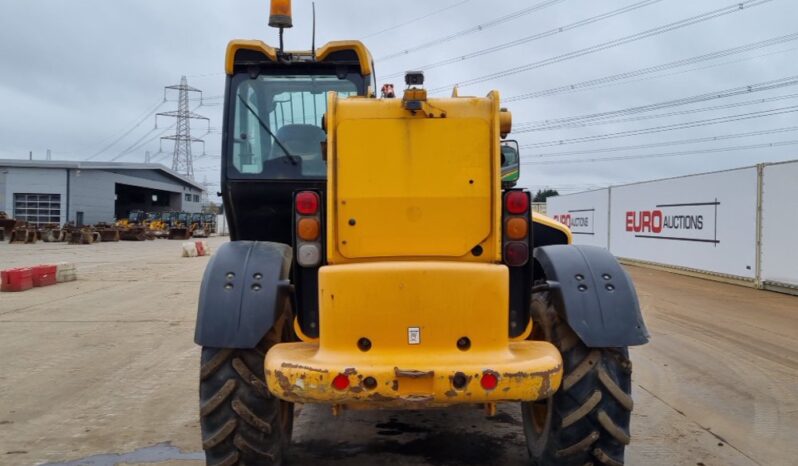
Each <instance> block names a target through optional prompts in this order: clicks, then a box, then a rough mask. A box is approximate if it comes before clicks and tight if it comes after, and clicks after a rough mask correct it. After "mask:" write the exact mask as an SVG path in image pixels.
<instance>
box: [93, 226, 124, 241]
mask: <svg viewBox="0 0 798 466" xmlns="http://www.w3.org/2000/svg"><path fill="white" fill-rule="evenodd" d="M92 229H93V230H94V231H95V232H97V233H98V234H99V235H100V241H102V242H109V241H113V242H115V241H119V239H120V237H119V229H118V228H117V227H116V226H114V225H111V224H110V223H105V222H100V223H97V224H95V225H94V226H93V227H92Z"/></svg>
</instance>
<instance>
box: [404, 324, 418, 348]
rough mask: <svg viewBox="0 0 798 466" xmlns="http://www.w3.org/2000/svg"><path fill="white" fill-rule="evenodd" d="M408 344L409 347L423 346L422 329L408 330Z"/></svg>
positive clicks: (413, 328)
mask: <svg viewBox="0 0 798 466" xmlns="http://www.w3.org/2000/svg"><path fill="white" fill-rule="evenodd" d="M407 344H408V345H420V344H421V329H420V328H419V327H408V328H407Z"/></svg>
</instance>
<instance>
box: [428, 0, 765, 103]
mask: <svg viewBox="0 0 798 466" xmlns="http://www.w3.org/2000/svg"><path fill="white" fill-rule="evenodd" d="M772 1H773V0H747V1H744V2H740V3H735V4H733V5H730V6H727V7H723V8H718V9H717V10H712V11H708V12H706V13H702V14H700V15H696V16H691V17H690V18H686V19H682V20H679V21H676V22H673V23H669V24H665V25H663V26H659V27H655V28H653V29H648V30H646V31H642V32H638V33H636V34H632V35H629V36H624V37H621V38H618V39H614V40H611V41H608V42H603V43H600V44H596V45H593V46H590V47H587V48H584V49H580V50H576V51H573V52H569V53H565V54H562V55H557V56H555V57H551V58H547V59H545V60H540V61H537V62H533V63H528V64H526V65H521V66H516V67H513V68H508V69H506V70H502V71H498V72H495V73H490V74H486V75H483V76H480V77H477V78H472V79H467V80H465V81H461V82H458V83H452V84H449V85H446V86H440V87H437V88H434V89H431V90H430V92H431V93H439V92H441V91H445V90H447V89H451V88H452V87H453V86H455V85H456V86H458V87H466V86H471V85H473V84H478V83H482V82H485V81H490V80H493V79H498V78H504V77H507V76H511V75H513V74H517V73H522V72H525V71H530V70H533V69H537V68H542V67H544V66H548V65H553V64H555V63H560V62H563V61H567V60H572V59H574V58H578V57H582V56H585V55H589V54H592V53H596V52H600V51H603V50H608V49H611V48H615V47H618V46H621V45H625V44H628V43H631V42H636V41H638V40H642V39H647V38H649V37H654V36H658V35H660V34H664V33H666V32H671V31H675V30H677V29H681V28H684V27H687V26H692V25H694V24H698V23H702V22H704V21H709V20H711V19H715V18H719V17H722V16H726V15H729V14H732V13H737V12H738V11H743V10H744V9H748V8H753V7H756V6H760V5H764V4H765V3H769V2H772Z"/></svg>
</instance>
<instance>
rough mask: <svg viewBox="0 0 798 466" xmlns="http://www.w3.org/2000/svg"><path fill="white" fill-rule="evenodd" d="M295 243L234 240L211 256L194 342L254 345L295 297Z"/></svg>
mask: <svg viewBox="0 0 798 466" xmlns="http://www.w3.org/2000/svg"><path fill="white" fill-rule="evenodd" d="M290 268H291V247H290V246H288V245H286V244H281V243H268V242H259V241H231V242H229V243H226V244H224V245H222V246H221V247H220V248H219V250H218V251H217V252H216V254H214V255H213V256H212V258H211V260H210V261H209V262H208V266H207V268H206V269H205V275H204V276H203V278H202V286H201V288H200V297H199V306H198V310H197V327H196V330H195V333H194V342H195V343H197V344H198V345H202V346H209V347H214V348H254V347H255V346H256V345H257V344H258V342H259V341H260V340H261V338H263V336H264V335H266V333H267V332H268V331H269V330H270V329H271V328H272V326H273V325H274V321H275V318H276V317H277V315H276V314H277V312H280V310H281V309H282V305H283V303H284V302H285V300H286V299H290V292H289V290H290V284H289V281H288V272H289V270H290Z"/></svg>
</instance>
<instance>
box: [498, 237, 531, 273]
mask: <svg viewBox="0 0 798 466" xmlns="http://www.w3.org/2000/svg"><path fill="white" fill-rule="evenodd" d="M527 260H529V247H527V245H526V244H525V243H521V242H515V241H514V242H511V243H507V244H506V245H505V246H504V263H505V264H507V265H509V266H510V267H520V266H522V265H524V264H526V262H527Z"/></svg>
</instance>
